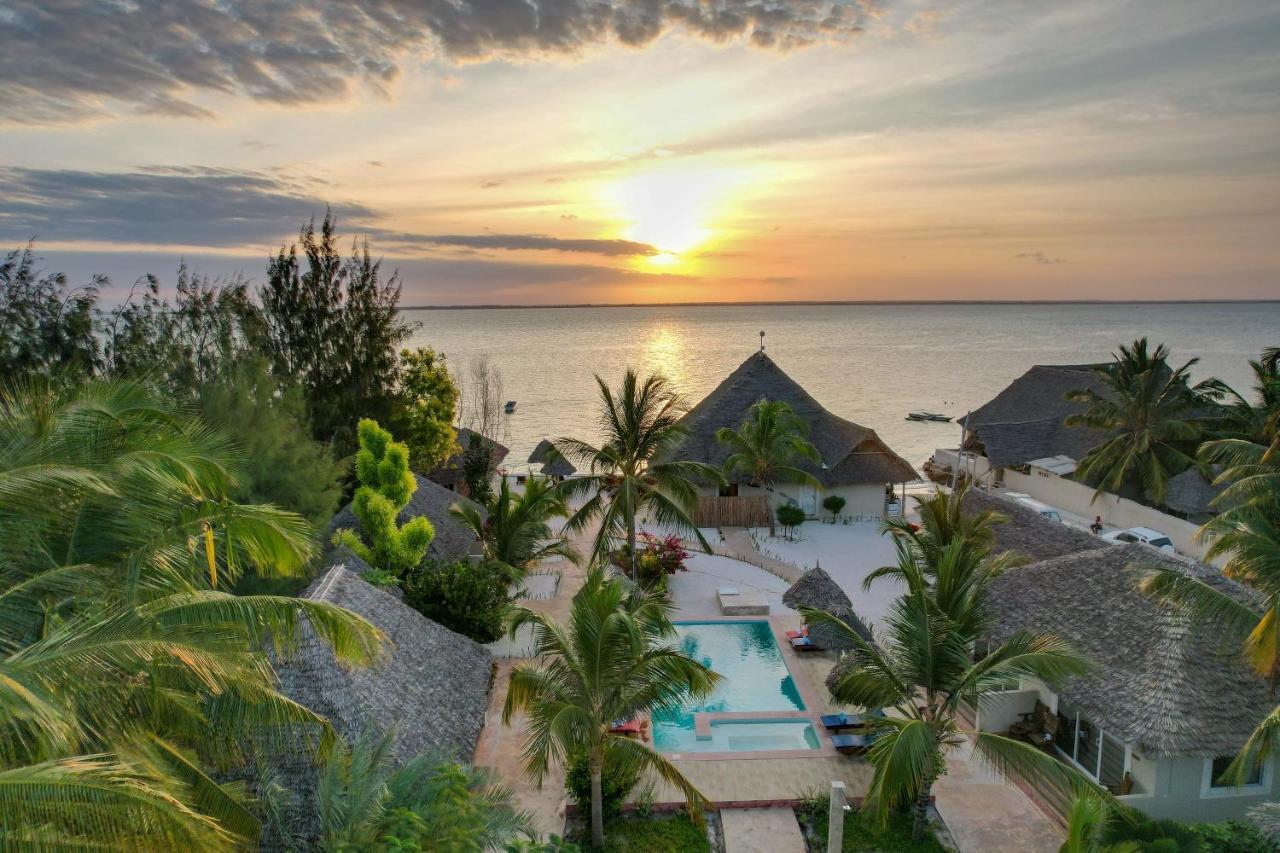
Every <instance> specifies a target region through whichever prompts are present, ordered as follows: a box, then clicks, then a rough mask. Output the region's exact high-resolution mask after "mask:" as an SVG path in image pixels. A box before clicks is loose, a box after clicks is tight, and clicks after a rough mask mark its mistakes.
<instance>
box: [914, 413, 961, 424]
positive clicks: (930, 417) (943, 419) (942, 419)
mask: <svg viewBox="0 0 1280 853" xmlns="http://www.w3.org/2000/svg"><path fill="white" fill-rule="evenodd" d="M907 420H909V421H934V422H936V423H940V424H945V423H950V421H951V417H950V416H949V415H940V414H938V413H937V412H910V413H908V414H907Z"/></svg>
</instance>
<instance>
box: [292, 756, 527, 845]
mask: <svg viewBox="0 0 1280 853" xmlns="http://www.w3.org/2000/svg"><path fill="white" fill-rule="evenodd" d="M391 742H392V741H391V737H390V736H384V737H381V738H376V737H373V736H371V735H369V734H366V735H363V736H361V737H360V738H358V739H357V740H356V742H355V743H353V744H351V745H350V746H348V745H347V744H345V743H340V744H339V745H338V746H337V747H336V748H335V749H334V750H332V752H330V754H329V756H328V757H327V759H326V760H325V762H324V764H323V766H322V767H321V770H320V779H319V784H318V785H317V787H316V813H317V814H318V816H319V818H320V838H319V841H318V843H317V845H316V849H318V850H322V851H335V853H336V851H348V850H372V849H384V848H383V847H382V846H381V845H385V844H386V843H387V841H388V840H389V839H390V838H395V839H397V840H398V841H400V842H401V843H402V844H405V843H414V844H417V845H419V846H418V847H417V848H414V849H421V850H425V849H432V850H495V849H499V848H500V847H502V846H503V845H505V844H507V843H508V842H512V841H515V840H517V839H519V838H520V837H524V838H533V837H534V831H533V818H532V816H531V815H530V814H529V813H528V812H525V811H522V810H520V809H519V808H518V807H517V806H516V798H515V795H514V794H513V793H512V792H511V789H510V788H507V787H506V786H504V785H502V784H501V783H500V782H499V781H498V780H497V779H496V777H495V776H494V775H493V773H492V772H491V771H489V770H487V769H483V768H476V767H469V766H465V765H461V764H456V763H454V762H453V761H450V760H448V759H446V758H443V757H440V756H436V755H432V754H429V753H424V754H422V755H418V756H415V757H414V758H412V759H410V760H409V761H408V762H406V763H405V764H404V765H402V766H400V767H396V766H395V763H394V761H393V760H392V756H391ZM397 849H408V848H407V847H401V848H397Z"/></svg>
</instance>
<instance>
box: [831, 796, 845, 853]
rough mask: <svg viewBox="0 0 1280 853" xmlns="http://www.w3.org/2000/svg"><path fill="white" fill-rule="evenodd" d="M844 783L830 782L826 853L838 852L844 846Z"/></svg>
mask: <svg viewBox="0 0 1280 853" xmlns="http://www.w3.org/2000/svg"><path fill="white" fill-rule="evenodd" d="M846 808H847V806H846V805H845V800H844V783H843V782H832V783H831V806H830V811H828V812H827V853H840V851H841V850H842V849H843V847H844V812H845V809H846Z"/></svg>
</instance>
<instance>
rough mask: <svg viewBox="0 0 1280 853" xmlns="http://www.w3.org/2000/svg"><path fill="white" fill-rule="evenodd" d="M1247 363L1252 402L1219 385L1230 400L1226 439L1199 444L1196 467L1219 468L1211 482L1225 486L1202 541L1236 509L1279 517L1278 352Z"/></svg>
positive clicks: (1279, 432)
mask: <svg viewBox="0 0 1280 853" xmlns="http://www.w3.org/2000/svg"><path fill="white" fill-rule="evenodd" d="M1249 365H1250V366H1251V367H1252V368H1253V372H1254V377H1255V383H1254V391H1255V393H1256V394H1257V403H1256V404H1254V403H1250V402H1249V401H1248V400H1246V399H1245V398H1244V397H1243V396H1242V395H1240V394H1239V393H1237V392H1235V391H1233V390H1231V389H1230V388H1227V387H1226V386H1223V388H1224V392H1223V393H1224V394H1225V395H1226V396H1229V397H1231V398H1234V402H1233V403H1231V404H1229V405H1228V406H1227V407H1226V408H1227V412H1228V414H1227V417H1226V418H1225V424H1224V429H1223V430H1221V431H1220V432H1224V433H1226V434H1227V436H1228V437H1226V438H1220V439H1217V440H1215V441H1207V442H1205V443H1204V444H1202V445H1201V446H1200V454H1199V456H1200V461H1201V463H1202V464H1204V465H1206V466H1208V465H1214V464H1217V465H1221V466H1222V470H1221V472H1220V473H1219V474H1218V476H1217V477H1216V479H1215V480H1214V482H1215V484H1218V485H1222V484H1226V486H1227V487H1226V488H1225V489H1223V491H1222V493H1221V494H1220V495H1218V497H1217V498H1215V499H1214V505H1215V506H1217V507H1219V508H1220V509H1221V514H1220V517H1219V518H1218V519H1215V524H1214V525H1211V526H1209V527H1206V529H1205V530H1204V531H1202V534H1203V535H1204V536H1205V537H1206V538H1207V537H1212V536H1213V535H1215V534H1216V533H1218V531H1217V530H1216V529H1215V528H1216V527H1217V526H1218V525H1219V524H1220V523H1221V524H1228V523H1230V522H1232V521H1233V514H1234V513H1233V509H1234V508H1236V507H1252V508H1257V507H1269V508H1270V509H1268V510H1267V511H1268V512H1276V513H1278V514H1280V499H1278V498H1280V348H1274V349H1268V350H1265V351H1264V352H1263V354H1262V358H1261V359H1259V360H1258V361H1251V362H1249Z"/></svg>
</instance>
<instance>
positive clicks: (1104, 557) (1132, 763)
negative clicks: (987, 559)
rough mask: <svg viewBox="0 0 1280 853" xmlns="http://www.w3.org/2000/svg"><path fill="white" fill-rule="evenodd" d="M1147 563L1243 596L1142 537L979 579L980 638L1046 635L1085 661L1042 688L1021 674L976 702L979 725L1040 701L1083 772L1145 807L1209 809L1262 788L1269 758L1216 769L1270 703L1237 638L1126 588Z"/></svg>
mask: <svg viewBox="0 0 1280 853" xmlns="http://www.w3.org/2000/svg"><path fill="white" fill-rule="evenodd" d="M1151 567H1164V568H1172V569H1174V570H1176V571H1179V572H1182V573H1184V574H1187V575H1190V576H1193V577H1196V578H1199V579H1200V580H1203V581H1204V582H1206V583H1209V584H1211V585H1213V586H1216V587H1218V588H1219V589H1222V590H1223V591H1226V592H1228V594H1230V595H1232V596H1233V597H1235V598H1237V599H1238V600H1240V601H1243V602H1250V601H1251V600H1252V599H1251V596H1250V594H1249V593H1248V592H1247V591H1246V590H1245V589H1244V588H1242V587H1240V586H1238V585H1236V584H1235V583H1233V582H1231V581H1229V580H1227V579H1226V578H1225V577H1223V576H1222V574H1221V573H1220V572H1218V571H1217V570H1216V569H1213V568H1211V567H1208V566H1204V565H1200V564H1196V563H1191V562H1188V561H1184V560H1180V559H1175V558H1172V557H1169V556H1167V555H1164V554H1163V553H1161V552H1158V551H1156V550H1154V549H1151V548H1147V547H1146V546H1143V545H1116V546H1112V547H1108V548H1104V549H1091V550H1086V551H1081V552H1079V553H1075V554H1068V555H1065V556H1059V557H1054V558H1052V559H1048V560H1044V561H1042V562H1039V563H1034V564H1031V565H1027V566H1022V567H1019V568H1015V569H1011V570H1009V571H1007V572H1005V573H1004V574H1003V575H1001V576H1000V577H998V578H996V579H995V580H994V581H992V584H991V587H990V594H989V603H990V606H991V608H992V611H993V613H994V615H995V618H996V629H995V632H994V636H993V639H995V640H1002V639H1004V638H1006V637H1008V636H1010V635H1012V634H1014V633H1016V632H1019V631H1033V632H1047V633H1052V634H1056V635H1058V636H1060V637H1062V638H1064V639H1066V640H1067V641H1068V642H1070V643H1071V644H1072V645H1073V646H1074V647H1075V648H1076V649H1077V650H1078V651H1079V652H1081V653H1082V654H1083V655H1084V656H1085V657H1086V658H1087V659H1088V660H1089V661H1090V662H1091V663H1092V665H1093V668H1092V670H1091V671H1090V672H1089V673H1087V674H1085V675H1082V676H1078V677H1075V678H1071V679H1069V680H1067V681H1066V682H1064V683H1063V684H1061V685H1058V686H1057V687H1056V688H1051V687H1049V686H1048V685H1044V684H1040V683H1039V682H1035V681H1033V680H1029V679H1023V682H1022V685H1021V689H1020V690H1017V691H1010V692H1006V693H1000V694H994V695H993V696H992V697H989V699H990V701H989V702H988V703H985V704H984V705H983V710H982V714H983V719H982V722H981V724H982V727H983V728H994V729H1003V728H1007V727H1008V725H1009V724H1010V723H1011V722H1013V721H1014V720H1016V719H1017V714H1020V713H1025V712H1029V711H1033V710H1034V706H1035V702H1036V701H1041V702H1044V703H1045V704H1047V705H1048V706H1049V707H1050V709H1051V710H1052V711H1054V712H1055V713H1056V716H1057V718H1058V725H1057V732H1056V738H1057V751H1058V754H1059V755H1061V756H1063V757H1064V758H1068V759H1070V760H1071V761H1073V762H1074V763H1075V764H1076V765H1077V766H1079V767H1080V768H1081V769H1083V770H1084V771H1085V772H1086V773H1087V774H1088V775H1090V776H1093V777H1094V778H1097V779H1098V780H1099V781H1100V782H1102V783H1103V784H1105V785H1110V786H1113V787H1116V788H1119V789H1121V790H1123V788H1124V786H1126V785H1127V784H1128V783H1126V782H1125V779H1126V775H1127V778H1128V779H1130V780H1132V792H1131V793H1132V796H1133V799H1132V801H1131V802H1130V804H1131V805H1134V806H1137V807H1138V808H1141V809H1143V810H1144V811H1147V812H1148V813H1150V814H1153V815H1156V816H1159V817H1173V816H1176V817H1179V818H1180V819H1185V820H1220V819H1223V818H1225V817H1236V816H1239V815H1241V814H1242V813H1243V811H1244V809H1245V808H1246V807H1247V806H1249V805H1253V804H1256V803H1257V802H1260V801H1262V800H1265V799H1267V798H1269V797H1270V796H1271V792H1272V790H1273V784H1274V775H1275V772H1274V771H1275V762H1274V760H1273V761H1270V762H1268V763H1267V765H1266V766H1265V767H1263V768H1262V769H1261V770H1260V771H1259V772H1258V773H1257V774H1256V775H1255V777H1254V778H1253V779H1252V780H1251V781H1250V783H1249V784H1247V785H1245V786H1243V787H1239V788H1237V787H1235V786H1232V785H1229V784H1223V783H1222V781H1221V779H1220V776H1221V771H1222V769H1223V768H1224V767H1225V765H1226V764H1227V763H1228V762H1229V760H1230V758H1231V757H1232V756H1234V755H1235V754H1236V752H1237V751H1238V750H1239V749H1240V748H1241V746H1243V744H1244V742H1245V740H1246V739H1247V738H1248V737H1249V734H1250V733H1251V732H1252V731H1253V729H1254V727H1255V726H1256V725H1257V724H1258V723H1259V722H1261V721H1262V719H1263V718H1264V717H1265V716H1266V715H1267V713H1268V712H1269V711H1270V710H1271V709H1272V708H1273V707H1274V706H1275V702H1274V700H1273V699H1272V698H1271V697H1270V696H1269V694H1268V688H1267V685H1266V683H1265V682H1264V681H1263V680H1262V679H1261V678H1260V677H1258V675H1256V674H1255V673H1254V672H1253V671H1252V670H1250V669H1249V668H1248V667H1247V666H1246V664H1245V662H1244V660H1243V659H1242V657H1241V654H1240V649H1239V646H1238V645H1233V644H1231V643H1227V642H1223V640H1222V638H1221V637H1220V635H1219V634H1218V632H1216V631H1214V630H1213V629H1212V628H1211V627H1208V626H1204V625H1196V624H1193V623H1191V622H1189V621H1188V620H1187V619H1186V618H1185V617H1183V616H1181V615H1179V614H1177V613H1176V612H1175V611H1174V610H1172V609H1171V608H1170V607H1169V606H1167V605H1165V604H1163V603H1160V602H1157V601H1155V600H1153V599H1151V598H1149V597H1147V596H1145V595H1143V594H1142V592H1140V590H1139V588H1138V579H1139V578H1140V576H1141V575H1142V573H1143V572H1144V571H1145V570H1146V569H1149V568H1151Z"/></svg>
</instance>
